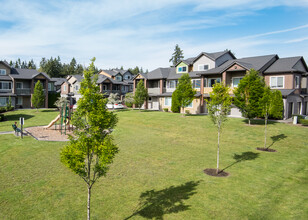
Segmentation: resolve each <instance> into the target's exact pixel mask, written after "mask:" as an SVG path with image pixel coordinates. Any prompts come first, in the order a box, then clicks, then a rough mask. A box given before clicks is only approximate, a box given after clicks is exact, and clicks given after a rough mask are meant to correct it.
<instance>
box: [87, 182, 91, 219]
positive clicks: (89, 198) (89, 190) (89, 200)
mask: <svg viewBox="0 0 308 220" xmlns="http://www.w3.org/2000/svg"><path fill="white" fill-rule="evenodd" d="M90 203H91V187H89V186H88V211H87V213H88V218H87V219H88V220H90Z"/></svg>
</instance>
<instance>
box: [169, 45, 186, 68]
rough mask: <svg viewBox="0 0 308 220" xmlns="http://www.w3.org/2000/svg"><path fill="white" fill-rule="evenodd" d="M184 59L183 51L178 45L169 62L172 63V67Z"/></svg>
mask: <svg viewBox="0 0 308 220" xmlns="http://www.w3.org/2000/svg"><path fill="white" fill-rule="evenodd" d="M183 58H184V55H183V50H181V48H180V47H179V45H178V44H177V45H175V48H174V52H173V54H172V57H171V58H170V60H169V62H172V65H173V66H175V65H176V64H177V63H178V62H180V61H181V60H182V59H183Z"/></svg>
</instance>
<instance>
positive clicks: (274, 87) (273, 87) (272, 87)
mask: <svg viewBox="0 0 308 220" xmlns="http://www.w3.org/2000/svg"><path fill="white" fill-rule="evenodd" d="M278 77H282V82H283V83H282V87H278V86H277V84H276V85H275V86H272V78H278ZM276 83H278V79H276ZM284 83H285V81H284V76H270V81H269V84H270V87H271V89H276V88H277V89H283V88H284Z"/></svg>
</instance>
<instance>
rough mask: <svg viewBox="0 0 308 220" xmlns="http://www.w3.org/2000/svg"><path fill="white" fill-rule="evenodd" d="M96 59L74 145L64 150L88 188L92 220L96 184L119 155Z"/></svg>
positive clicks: (86, 74) (83, 84) (85, 82)
mask: <svg viewBox="0 0 308 220" xmlns="http://www.w3.org/2000/svg"><path fill="white" fill-rule="evenodd" d="M94 61H95V58H93V59H92V63H91V65H90V67H89V68H87V69H88V70H86V71H85V72H84V80H83V81H82V82H81V88H80V93H81V95H82V97H81V98H80V99H79V100H78V105H77V109H76V111H75V112H74V115H73V119H72V123H73V125H74V127H75V129H74V131H73V134H74V135H73V136H70V137H69V139H70V142H69V144H68V145H66V146H65V147H64V148H63V149H62V151H61V162H62V163H63V164H64V165H66V166H67V167H68V168H69V169H71V170H72V171H73V172H74V173H76V174H77V175H79V176H80V177H81V178H82V179H83V180H84V181H85V183H86V185H87V189H88V202H87V216H88V218H87V219H88V220H89V219H90V214H91V212H90V210H91V190H92V187H93V185H94V184H95V183H96V181H97V180H98V179H99V178H100V177H102V176H106V174H107V171H108V170H109V166H110V164H111V163H112V162H113V159H114V157H115V155H116V154H117V153H118V147H117V146H116V145H115V144H114V143H113V137H112V135H111V132H112V130H113V128H114V127H115V125H116V123H117V117H116V115H115V114H113V112H110V111H108V110H107V109H106V104H107V99H106V98H104V94H102V93H100V90H99V86H98V85H97V83H96V81H97V76H96V77H93V76H94V75H95V74H94V72H95V66H94Z"/></svg>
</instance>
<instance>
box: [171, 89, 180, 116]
mask: <svg viewBox="0 0 308 220" xmlns="http://www.w3.org/2000/svg"><path fill="white" fill-rule="evenodd" d="M180 107H181V104H180V102H179V99H178V92H177V90H175V91H174V92H173V93H172V100H171V111H172V112H174V113H179V112H180Z"/></svg>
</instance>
